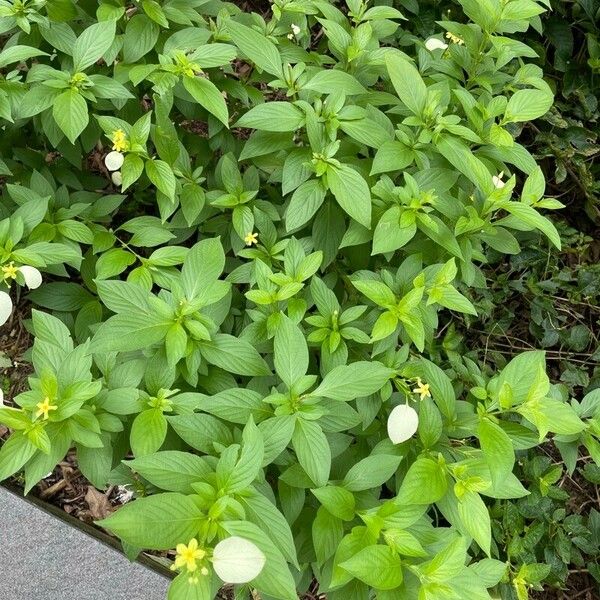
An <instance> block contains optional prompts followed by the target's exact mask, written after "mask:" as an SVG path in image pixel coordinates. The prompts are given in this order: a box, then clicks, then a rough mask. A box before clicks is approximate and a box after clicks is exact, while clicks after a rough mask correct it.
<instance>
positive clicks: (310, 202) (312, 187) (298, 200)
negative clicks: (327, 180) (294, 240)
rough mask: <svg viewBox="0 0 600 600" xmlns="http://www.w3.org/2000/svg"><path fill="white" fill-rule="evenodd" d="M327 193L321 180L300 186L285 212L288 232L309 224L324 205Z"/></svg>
mask: <svg viewBox="0 0 600 600" xmlns="http://www.w3.org/2000/svg"><path fill="white" fill-rule="evenodd" d="M326 193H327V190H326V189H325V188H324V187H323V184H322V183H321V181H320V180H319V179H310V180H309V181H305V182H304V183H302V184H301V185H300V186H298V187H297V188H296V190H295V191H294V193H293V194H292V197H291V199H290V203H289V204H288V207H287V209H286V211H285V228H286V230H287V231H292V230H294V229H298V228H299V227H302V225H305V224H306V223H308V221H310V219H312V217H313V216H314V214H315V213H316V212H317V211H318V210H319V208H320V207H321V205H322V204H323V200H325V195H326Z"/></svg>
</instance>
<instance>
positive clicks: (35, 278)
mask: <svg viewBox="0 0 600 600" xmlns="http://www.w3.org/2000/svg"><path fill="white" fill-rule="evenodd" d="M19 271H20V272H21V273H22V274H23V278H24V279H25V285H26V286H27V287H28V288H29V289H30V290H35V289H36V288H39V287H40V285H42V274H41V273H40V272H39V271H38V270H37V269H36V268H35V267H30V266H29V265H23V266H22V267H19Z"/></svg>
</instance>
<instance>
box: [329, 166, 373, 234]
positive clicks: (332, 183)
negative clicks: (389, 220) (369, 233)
mask: <svg viewBox="0 0 600 600" xmlns="http://www.w3.org/2000/svg"><path fill="white" fill-rule="evenodd" d="M327 184H328V185H329V189H330V190H331V193H332V194H333V195H334V196H335V199H336V200H337V202H338V204H339V205H340V206H341V207H342V209H343V210H344V211H345V212H346V213H348V215H350V216H351V217H352V218H353V219H354V220H355V221H357V222H358V223H360V224H361V225H364V226H365V227H367V228H369V227H371V192H370V191H369V186H368V185H367V182H366V181H365V180H364V179H363V178H362V176H361V175H360V174H359V173H358V171H355V170H354V169H353V168H352V167H350V166H348V165H343V164H342V165H340V166H339V167H335V166H333V165H330V166H329V168H328V169H327Z"/></svg>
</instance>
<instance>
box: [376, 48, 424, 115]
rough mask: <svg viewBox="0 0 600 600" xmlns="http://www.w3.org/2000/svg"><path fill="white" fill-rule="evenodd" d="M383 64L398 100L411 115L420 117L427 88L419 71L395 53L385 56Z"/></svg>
mask: <svg viewBox="0 0 600 600" xmlns="http://www.w3.org/2000/svg"><path fill="white" fill-rule="evenodd" d="M385 64H386V66H387V70H388V73H389V74H390V79H391V80H392V85H393V86H394V89H395V90H396V93H397V94H398V98H400V100H402V102H403V103H404V104H405V105H406V107H407V108H408V109H409V110H410V111H411V112H412V113H413V114H415V115H417V116H421V115H422V114H423V111H424V110H425V105H426V103H427V87H426V85H425V82H424V81H423V78H422V77H421V74H420V73H419V71H417V69H416V67H415V66H414V65H413V64H412V63H410V62H409V61H408V60H406V59H405V58H403V57H402V56H400V55H399V54H395V53H394V54H391V53H389V54H387V55H386V58H385Z"/></svg>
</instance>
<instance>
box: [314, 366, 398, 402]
mask: <svg viewBox="0 0 600 600" xmlns="http://www.w3.org/2000/svg"><path fill="white" fill-rule="evenodd" d="M394 375H395V371H394V370H393V369H390V368H388V367H386V366H385V365H383V364H381V363H380V362H377V361H373V362H368V361H359V362H355V363H352V364H350V365H340V366H338V367H335V368H334V369H332V370H331V371H330V372H329V373H327V375H325V378H324V379H323V381H322V382H321V385H319V387H317V389H316V390H314V391H313V392H311V396H321V397H323V398H331V399H332V400H339V401H342V402H348V401H350V400H354V398H360V397H363V396H370V395H371V394H374V393H375V392H378V391H379V390H380V389H381V388H382V387H383V386H384V384H385V383H386V382H387V381H388V379H390V378H391V377H393V376H394Z"/></svg>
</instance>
